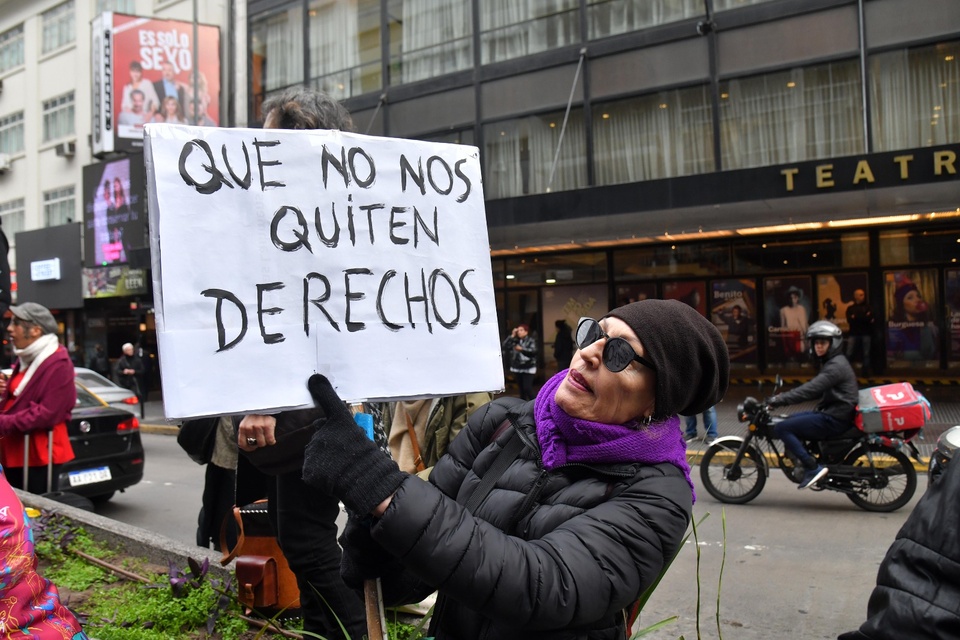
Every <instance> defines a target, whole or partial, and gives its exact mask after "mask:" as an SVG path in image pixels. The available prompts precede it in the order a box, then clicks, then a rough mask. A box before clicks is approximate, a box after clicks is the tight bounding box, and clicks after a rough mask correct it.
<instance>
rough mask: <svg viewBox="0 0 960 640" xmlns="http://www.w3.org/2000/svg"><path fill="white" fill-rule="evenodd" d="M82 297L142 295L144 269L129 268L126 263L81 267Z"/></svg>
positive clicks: (144, 285) (145, 281)
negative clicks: (111, 265)
mask: <svg viewBox="0 0 960 640" xmlns="http://www.w3.org/2000/svg"><path fill="white" fill-rule="evenodd" d="M82 275H83V297H84V298H113V297H116V296H142V295H146V294H147V292H148V290H147V271H146V269H131V268H129V267H127V266H126V265H121V266H115V267H96V268H93V269H90V268H85V269H83V274H82Z"/></svg>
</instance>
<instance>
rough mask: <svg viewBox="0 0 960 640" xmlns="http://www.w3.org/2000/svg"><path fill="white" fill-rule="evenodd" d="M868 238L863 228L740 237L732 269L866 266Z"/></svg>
mask: <svg viewBox="0 0 960 640" xmlns="http://www.w3.org/2000/svg"><path fill="white" fill-rule="evenodd" d="M869 246H870V242H869V238H868V236H867V234H866V233H865V232H852V233H845V234H843V235H842V236H841V237H840V242H837V239H836V238H835V237H810V238H797V237H795V236H792V235H791V236H789V237H786V238H784V239H782V240H755V241H751V240H743V241H739V242H735V243H734V244H733V259H734V271H736V272H737V273H775V272H784V271H796V270H815V269H843V268H853V267H860V268H863V267H869V266H870V253H869Z"/></svg>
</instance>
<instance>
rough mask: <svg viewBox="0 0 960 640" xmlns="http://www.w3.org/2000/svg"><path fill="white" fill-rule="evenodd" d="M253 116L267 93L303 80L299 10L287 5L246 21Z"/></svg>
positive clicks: (256, 117)
mask: <svg viewBox="0 0 960 640" xmlns="http://www.w3.org/2000/svg"><path fill="white" fill-rule="evenodd" d="M250 56H251V64H252V66H251V69H252V76H251V78H250V84H251V86H252V88H253V102H254V109H253V118H254V119H255V120H261V119H262V117H263V116H262V114H261V113H260V105H261V104H263V101H264V99H266V98H267V97H268V96H269V95H270V94H271V93H275V92H277V91H279V90H280V89H283V88H285V87H289V86H290V85H294V84H300V83H302V82H303V10H302V7H301V6H300V5H299V4H296V5H290V6H287V7H284V8H281V9H279V10H277V11H273V12H271V13H269V14H266V15H260V16H257V17H256V18H254V19H253V20H251V22H250Z"/></svg>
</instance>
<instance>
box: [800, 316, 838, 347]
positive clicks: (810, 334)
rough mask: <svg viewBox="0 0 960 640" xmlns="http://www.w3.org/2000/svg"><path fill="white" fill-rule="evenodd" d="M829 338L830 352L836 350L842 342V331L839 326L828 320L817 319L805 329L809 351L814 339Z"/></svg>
mask: <svg viewBox="0 0 960 640" xmlns="http://www.w3.org/2000/svg"><path fill="white" fill-rule="evenodd" d="M818 338H819V339H820V340H829V341H830V352H833V351H836V350H837V349H839V348H840V345H841V343H843V331H841V330H840V327H838V326H837V325H835V324H833V323H832V322H830V321H828V320H817V321H816V322H814V323H813V324H812V325H810V327H809V328H808V329H807V340H808V341H809V344H810V351H811V353H812V352H813V341H814V340H816V339H818Z"/></svg>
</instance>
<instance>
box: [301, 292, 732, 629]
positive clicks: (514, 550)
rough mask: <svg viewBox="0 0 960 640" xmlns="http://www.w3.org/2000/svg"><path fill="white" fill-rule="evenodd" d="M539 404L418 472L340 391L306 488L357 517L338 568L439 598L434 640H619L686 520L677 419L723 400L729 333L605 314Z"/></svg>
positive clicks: (696, 321)
mask: <svg viewBox="0 0 960 640" xmlns="http://www.w3.org/2000/svg"><path fill="white" fill-rule="evenodd" d="M576 344H577V346H578V347H579V351H577V352H576V353H575V354H574V356H573V359H572V361H571V364H570V368H569V369H568V370H566V371H561V372H559V373H557V374H556V375H555V376H554V377H553V378H551V379H550V380H548V381H547V383H546V384H545V385H544V386H543V388H541V390H540V392H539V393H538V394H537V397H536V398H535V399H534V400H532V401H528V402H523V401H521V400H517V399H506V398H504V399H498V400H495V401H493V402H491V403H489V404H487V405H485V406H484V407H481V408H479V409H478V410H477V411H476V412H475V413H474V414H473V415H472V416H471V418H470V420H469V422H468V424H467V426H466V427H465V428H464V429H463V431H462V432H461V434H460V435H459V436H458V437H457V439H456V440H454V441H453V442H452V443H451V445H450V448H449V450H448V453H447V455H445V456H443V457H442V458H441V459H440V461H439V462H438V463H437V465H436V466H435V467H434V469H433V472H432V473H431V475H430V478H429V481H428V482H425V481H423V480H421V479H420V478H418V477H415V476H411V475H408V474H406V473H403V472H401V471H400V470H399V468H398V467H397V465H396V464H395V463H394V462H393V461H392V460H390V459H389V457H387V456H385V455H384V454H383V453H382V452H381V451H380V450H379V449H378V448H377V446H376V445H375V444H373V443H372V442H370V441H369V440H368V439H367V438H366V436H365V435H364V433H363V431H362V430H361V429H360V428H358V427H357V426H356V425H355V423H354V421H353V419H352V418H351V416H350V414H349V412H348V411H347V410H346V409H345V408H344V405H343V402H341V400H340V398H339V397H338V396H337V393H336V391H335V390H334V388H333V386H332V385H331V383H330V381H329V380H328V379H327V378H326V377H324V376H321V375H313V376H311V377H310V379H309V381H308V388H309V389H310V392H311V394H312V395H313V397H314V399H315V400H316V403H317V406H318V407H319V408H321V409H322V410H323V412H324V413H325V414H326V416H327V417H326V419H325V421H323V422H322V423H318V426H319V428H317V429H316V431H315V432H314V435H313V437H312V440H311V442H310V445H309V446H308V447H307V450H306V454H305V460H304V467H303V478H304V480H305V481H306V482H307V483H308V484H309V485H311V486H312V487H314V488H315V489H316V490H318V491H319V492H321V493H323V494H325V495H330V496H333V497H335V498H337V499H340V500H341V501H342V502H343V503H344V505H346V507H347V511H348V514H350V518H349V521H348V524H347V527H346V530H345V533H344V536H343V537H342V538H341V542H342V543H343V545H344V561H343V574H344V577H345V579H346V580H347V581H348V582H349V583H351V584H354V585H359V584H360V583H361V582H362V581H363V580H364V579H371V578H376V577H379V578H381V580H382V585H383V590H384V596H385V600H386V601H387V604H396V603H401V602H416V601H418V600H420V599H422V598H423V597H424V596H425V595H427V594H429V593H430V592H431V591H433V590H438V591H439V596H438V600H437V605H436V609H435V612H434V615H433V619H432V622H431V629H430V633H429V635H432V636H434V637H436V638H437V639H438V640H445V639H450V638H458V639H466V640H471V639H474V638H488V639H504V640H505V639H508V638H510V639H512V638H525V639H534V640H536V639H539V638H551V639H553V640H557V639H561V640H562V639H573V638H595V639H599V638H611V639H612V638H618V637H619V638H622V637H624V632H625V629H624V627H625V621H624V617H623V616H622V615H621V614H622V610H623V609H624V608H626V607H628V606H629V605H630V604H631V603H632V602H634V601H635V600H636V599H637V598H638V597H639V596H640V594H642V593H643V592H644V591H645V590H646V589H648V588H649V587H650V586H651V585H653V584H654V583H655V582H656V580H657V578H658V576H659V575H660V573H661V572H662V571H663V570H664V568H665V567H666V566H667V565H668V563H669V561H670V559H671V558H672V557H673V555H674V553H675V552H676V551H677V549H678V547H679V545H680V542H681V539H682V536H683V534H684V531H685V530H686V528H687V525H688V523H689V521H690V512H691V508H692V502H693V498H694V495H693V483H692V481H691V479H690V468H689V466H688V464H687V461H686V446H685V443H684V440H683V433H682V431H681V428H680V418H679V416H678V415H677V414H681V413H682V414H696V413H700V412H702V411H704V410H705V409H707V408H709V407H711V406H713V405H714V404H716V403H717V402H718V401H719V400H720V399H721V398H722V397H723V394H724V392H725V390H726V387H727V382H728V374H729V357H728V355H727V349H726V346H725V344H724V341H723V337H722V336H721V334H720V332H719V331H718V330H717V329H716V327H714V326H713V325H712V324H711V323H710V322H708V321H707V320H706V319H705V318H704V317H703V316H701V315H700V314H699V313H698V312H697V311H696V310H694V309H693V308H691V307H689V306H688V305H685V304H683V303H681V302H678V301H672V300H653V299H650V300H644V301H641V302H634V303H631V304H628V305H625V306H622V307H619V308H617V309H614V310H613V311H612V312H610V313H609V314H607V315H606V316H605V317H603V318H602V319H601V320H600V321H599V322H598V321H596V320H593V319H591V318H582V319H581V320H580V322H579V324H578V326H577V330H576Z"/></svg>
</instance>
